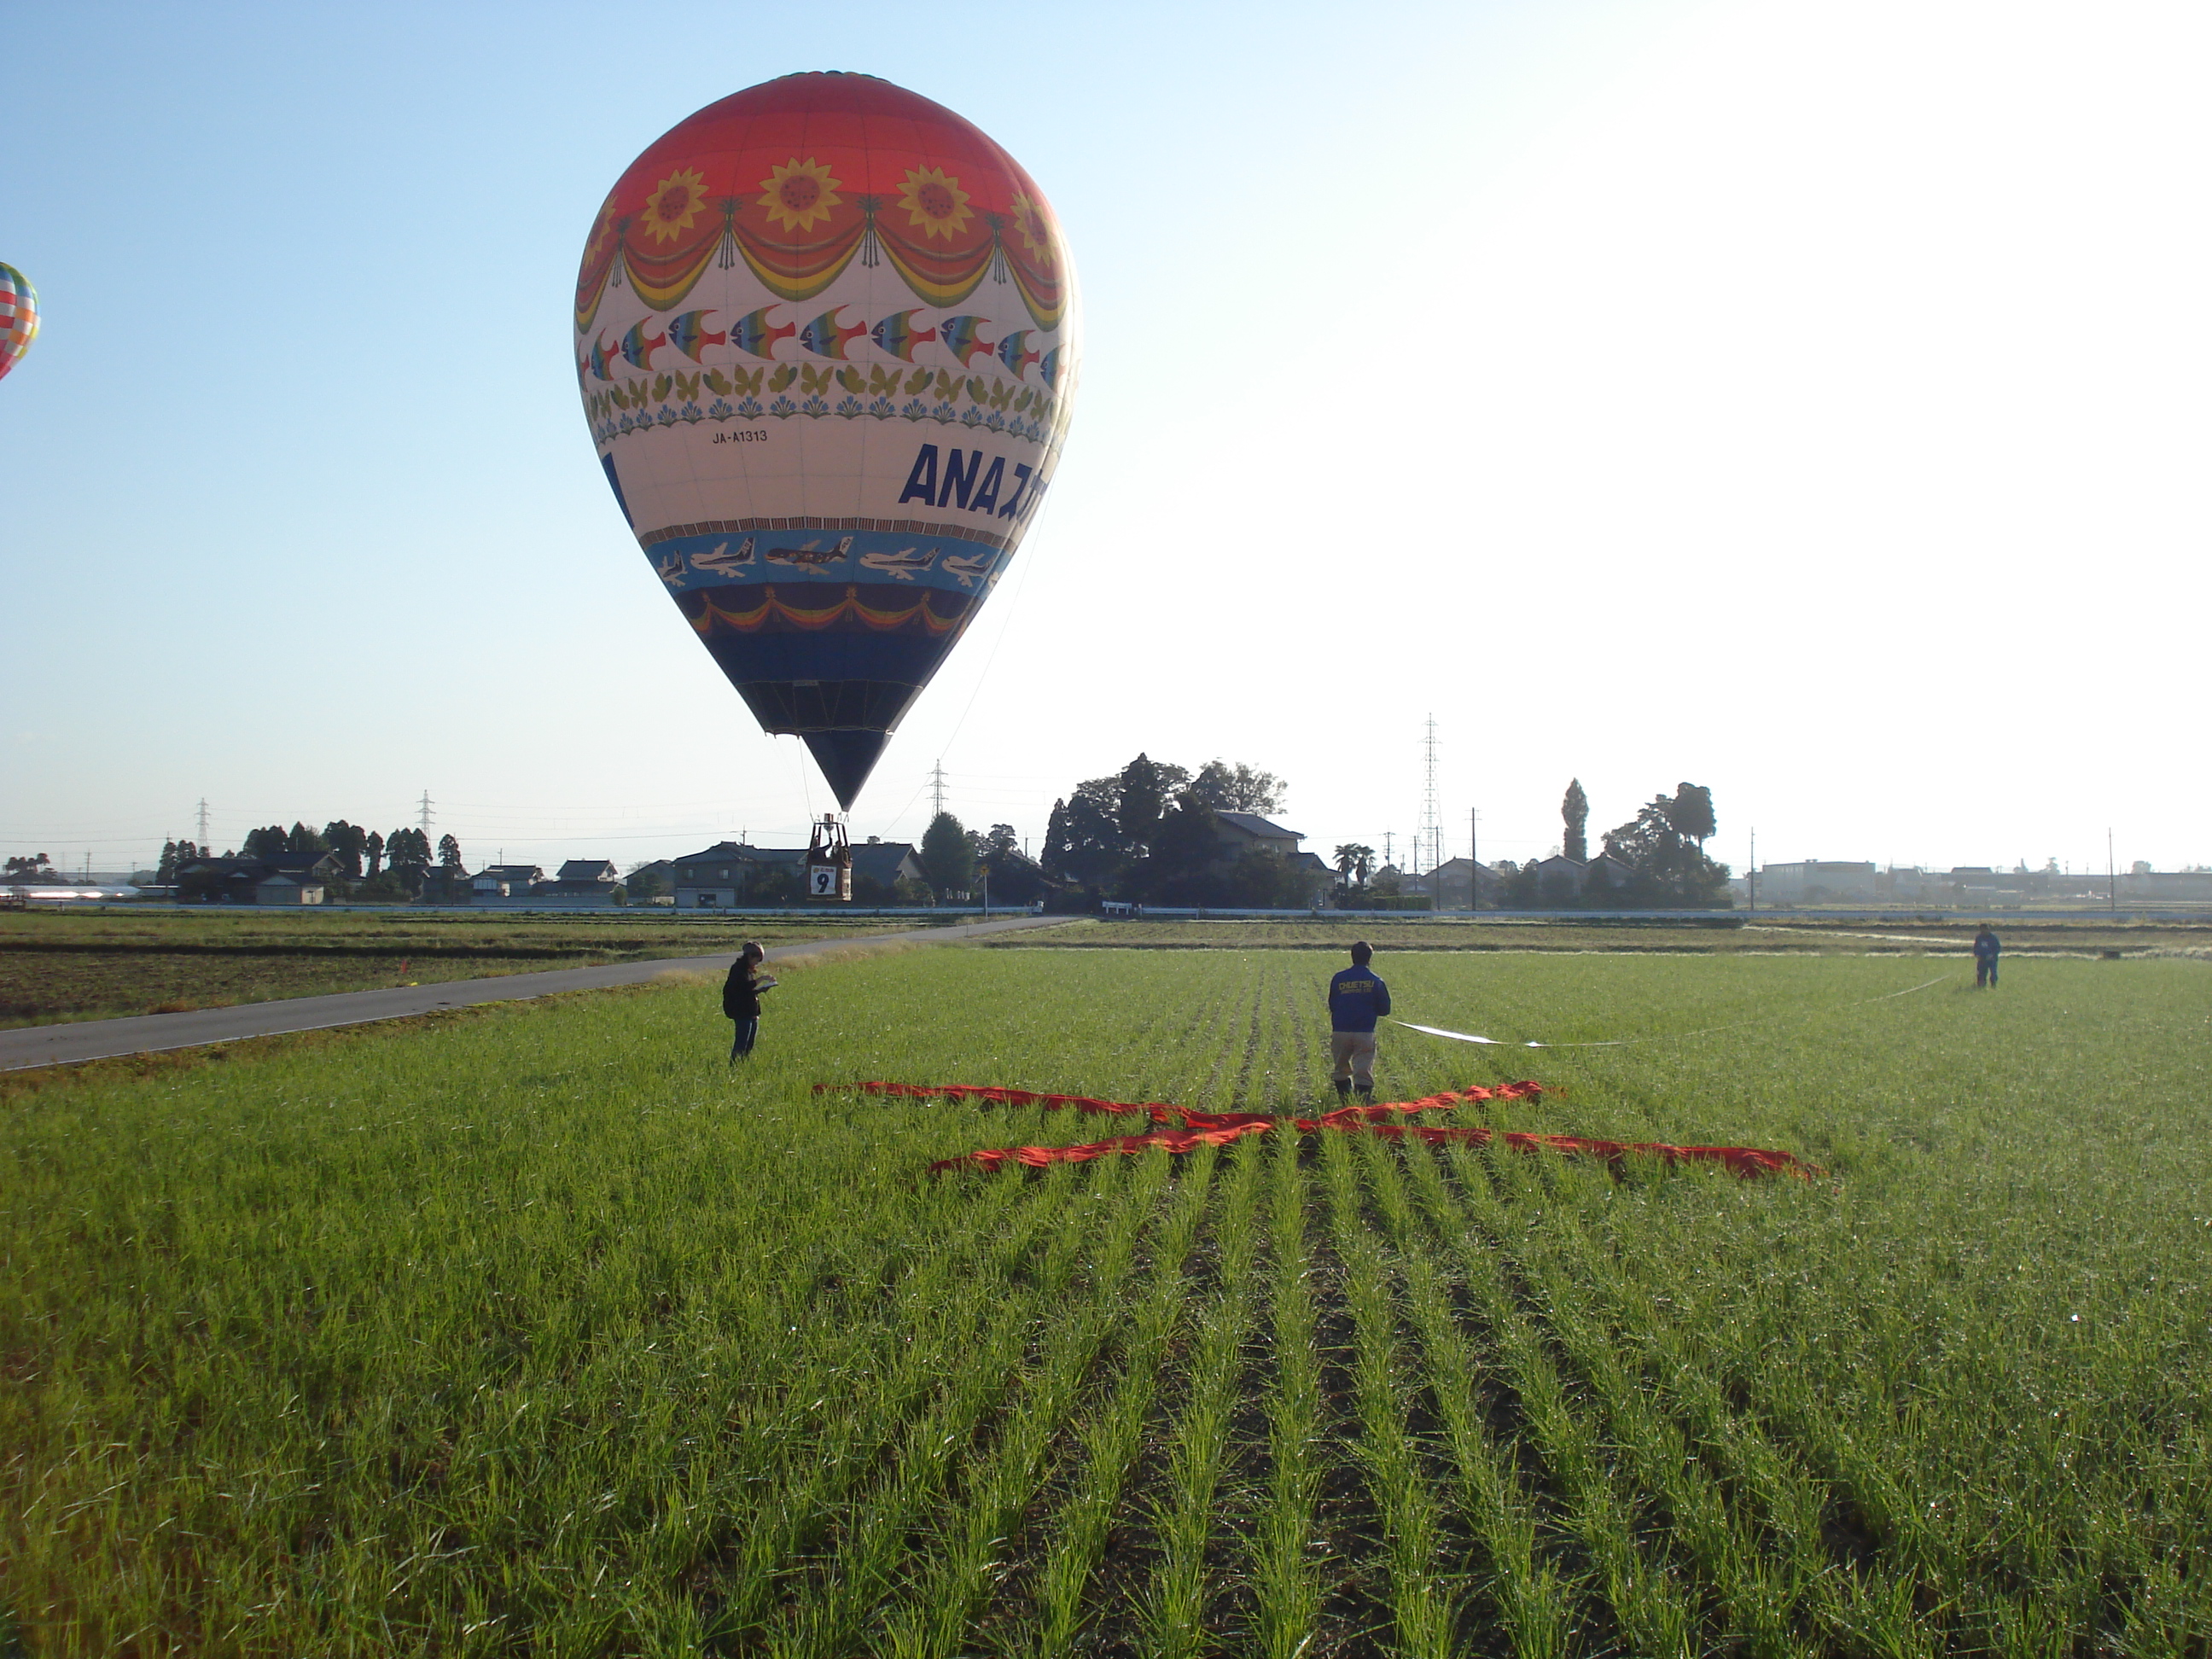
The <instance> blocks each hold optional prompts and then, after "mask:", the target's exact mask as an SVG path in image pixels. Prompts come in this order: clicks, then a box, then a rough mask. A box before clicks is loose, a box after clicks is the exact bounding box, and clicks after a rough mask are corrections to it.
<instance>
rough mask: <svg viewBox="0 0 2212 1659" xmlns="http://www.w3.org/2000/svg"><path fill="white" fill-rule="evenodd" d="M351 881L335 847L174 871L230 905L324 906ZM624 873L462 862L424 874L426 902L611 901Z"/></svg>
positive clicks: (182, 889) (191, 886) (583, 865)
mask: <svg viewBox="0 0 2212 1659" xmlns="http://www.w3.org/2000/svg"><path fill="white" fill-rule="evenodd" d="M346 879H349V878H348V877H347V876H346V874H345V872H344V863H343V859H342V858H341V856H340V855H339V854H336V853H276V854H268V855H267V856H264V857H260V858H228V859H195V860H192V861H191V863H189V864H187V865H185V866H184V867H183V868H182V869H180V870H179V871H178V872H177V891H178V893H179V895H180V896H184V897H186V898H196V899H203V900H211V901H216V902H222V903H228V904H289V905H300V904H321V903H324V902H326V901H327V900H328V898H329V896H330V891H331V888H332V887H333V886H334V885H336V884H337V883H339V882H341V881H343V880H346ZM621 879H622V875H621V872H619V871H618V870H617V869H616V868H615V866H614V864H613V862H612V860H608V859H570V860H568V862H567V863H566V864H563V865H562V866H561V867H560V870H559V872H557V873H556V874H555V875H553V876H550V877H548V876H547V875H546V873H545V872H544V870H542V869H541V868H539V867H538V866H537V865H534V864H495V865H488V866H485V867H484V868H483V869H482V870H479V871H477V872H475V873H474V874H471V872H468V871H467V870H465V869H463V868H461V867H460V866H457V865H445V864H440V865H433V866H430V867H429V868H428V869H427V870H425V871H424V872H422V893H421V898H422V902H426V903H432V904H467V903H471V902H476V901H478V900H489V899H530V900H532V901H533V902H537V901H546V900H552V901H556V902H562V903H568V904H576V903H584V904H591V903H600V904H605V903H611V902H613V895H614V890H615V888H616V886H617V884H619V883H620V881H621Z"/></svg>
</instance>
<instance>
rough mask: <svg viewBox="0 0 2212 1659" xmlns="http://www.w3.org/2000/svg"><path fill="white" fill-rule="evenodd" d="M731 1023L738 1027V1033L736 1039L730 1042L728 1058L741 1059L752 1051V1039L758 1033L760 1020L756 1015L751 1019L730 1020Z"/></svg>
mask: <svg viewBox="0 0 2212 1659" xmlns="http://www.w3.org/2000/svg"><path fill="white" fill-rule="evenodd" d="M731 1024H733V1025H735V1026H736V1027H737V1028H738V1035H737V1040H736V1041H735V1042H732V1043H731V1044H730V1058H731V1059H732V1060H743V1059H744V1057H745V1056H746V1055H747V1054H750V1053H752V1051H753V1039H754V1038H755V1037H757V1036H759V1035H760V1020H759V1018H758V1017H757V1016H756V1017H755V1018H751V1019H739V1020H732V1022H731Z"/></svg>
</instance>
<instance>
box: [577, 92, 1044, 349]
mask: <svg viewBox="0 0 2212 1659" xmlns="http://www.w3.org/2000/svg"><path fill="white" fill-rule="evenodd" d="M718 252H720V253H721V254H722V255H723V256H724V257H723V259H722V263H723V264H729V263H731V260H732V257H738V256H741V257H742V258H744V261H745V263H746V264H748V265H750V266H751V267H752V270H753V271H754V274H755V275H756V276H758V277H759V278H760V279H761V281H762V282H763V283H764V284H765V285H766V286H767V287H768V289H769V291H770V292H771V293H773V294H774V295H775V296H776V297H778V298H780V299H784V300H789V301H800V300H805V299H811V297H813V296H814V295H817V294H819V293H821V292H822V291H823V289H826V288H828V287H829V284H830V283H832V282H834V281H835V280H836V277H837V276H838V275H839V274H840V273H841V272H842V270H844V269H845V267H846V266H847V264H849V263H850V262H851V260H852V259H853V258H854V256H855V255H856V254H857V255H859V256H860V258H861V260H862V263H863V264H874V263H875V262H876V258H878V255H884V256H888V257H889V258H890V261H891V263H892V264H893V265H895V266H896V268H897V270H898V271H899V274H900V275H901V276H904V277H905V278H906V280H907V282H908V285H909V286H910V287H911V288H912V289H914V291H915V294H916V295H918V296H920V297H921V299H922V300H923V301H926V302H927V303H929V304H932V305H940V306H948V305H957V304H958V303H960V301H962V300H963V299H964V298H965V297H966V295H969V293H972V292H973V291H974V289H975V284H976V283H978V282H980V281H981V279H982V276H983V274H984V272H985V270H987V268H988V267H989V266H990V264H992V262H993V261H994V258H1002V259H1004V261H1005V262H1006V270H1008V271H1009V272H1010V273H1011V274H1012V276H1013V278H1014V281H1015V282H1016V283H1017V284H1018V286H1019V287H1020V289H1021V290H1022V294H1023V297H1024V300H1025V301H1027V302H1028V304H1029V307H1030V311H1031V313H1033V314H1034V315H1035V317H1036V320H1037V322H1038V324H1039V325H1041V326H1043V327H1047V328H1049V327H1052V326H1054V325H1056V324H1057V323H1058V322H1059V320H1060V317H1061V315H1062V313H1064V311H1065V309H1066V288H1065V273H1066V258H1065V256H1064V254H1063V252H1062V250H1061V248H1060V237H1059V233H1058V230H1057V228H1056V227H1055V226H1054V222H1053V218H1052V212H1051V209H1050V208H1049V206H1048V204H1046V202H1045V199H1044V193H1043V192H1042V191H1040V190H1039V189H1038V188H1037V187H1036V181H1035V180H1033V179H1030V176H1029V174H1028V173H1025V172H1024V171H1023V170H1022V168H1021V167H1020V165H1019V164H1018V163H1017V162H1016V161H1014V159H1013V158H1012V156H1010V155H1007V154H1006V151H1004V150H1003V149H1000V148H999V146H998V145H996V144H995V143H992V142H991V140H990V139H989V138H987V137H985V136H984V135H983V133H981V131H978V130H977V129H976V128H975V126H973V125H970V124H969V122H967V121H965V120H963V119H962V118H960V117H959V116H957V115H956V114H954V113H953V112H951V110H949V109H946V108H945V106H943V105H941V104H937V103H933V102H932V101H931V100H928V99H927V98H924V97H922V96H921V95H920V94H916V93H911V92H908V91H907V90H906V89H905V88H903V87H898V86H894V85H892V84H891V83H890V82H888V81H881V80H878V79H877V78H876V77H875V76H870V75H854V74H845V73H840V72H836V71H829V72H822V73H811V74H805V75H787V76H782V77H781V79H779V80H775V81H767V82H763V83H762V84H760V85H759V86H757V87H749V88H746V89H745V90H744V91H743V92H739V93H734V94H732V95H731V96H729V97H727V98H725V99H722V100H720V102H717V103H713V104H709V105H708V106H707V107H706V108H704V109H702V110H700V111H699V112H696V114H693V115H690V116H688V117H686V118H684V120H682V121H679V122H678V123H677V124H676V125H674V126H673V127H671V128H670V129H669V130H668V131H667V132H665V134H663V135H662V136H661V137H659V138H657V139H655V140H654V141H653V143H651V144H649V145H647V147H646V149H645V152H644V153H643V154H642V155H640V156H639V157H638V158H637V160H636V161H633V162H631V163H630V165H629V168H628V170H627V171H625V172H624V173H623V176H622V178H621V179H620V180H619V181H618V182H617V184H616V185H615V187H614V189H613V190H612V191H611V192H609V194H608V196H607V199H606V202H605V204H604V205H603V206H602V207H601V208H600V210H599V219H598V222H596V223H595V224H594V226H593V227H592V236H591V240H590V241H589V243H588V244H587V245H586V247H585V250H584V260H583V266H582V269H581V270H580V271H579V272H578V274H577V283H576V326H577V328H578V330H579V331H583V330H586V329H587V328H589V327H590V326H591V322H592V317H593V316H594V315H595V314H596V313H597V312H598V310H599V297H600V295H602V294H604V293H605V289H606V285H607V283H609V281H610V280H612V281H616V282H619V281H621V280H623V277H624V276H628V277H629V279H630V280H632V281H633V282H634V283H635V286H636V288H637V291H638V293H639V295H640V296H641V297H642V298H643V299H645V300H646V301H647V303H648V304H650V305H652V306H653V308H654V309H656V310H660V309H665V308H669V307H674V306H676V305H678V304H679V303H681V301H682V300H683V298H684V295H687V294H689V293H690V290H691V288H692V285H693V284H694V283H696V282H697V281H698V279H699V277H700V276H701V275H702V274H703V273H704V272H705V270H707V269H708V266H709V265H710V264H713V263H714V260H715V258H716V255H717V253H718Z"/></svg>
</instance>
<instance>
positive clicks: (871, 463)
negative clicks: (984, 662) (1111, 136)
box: [574, 74, 1078, 810]
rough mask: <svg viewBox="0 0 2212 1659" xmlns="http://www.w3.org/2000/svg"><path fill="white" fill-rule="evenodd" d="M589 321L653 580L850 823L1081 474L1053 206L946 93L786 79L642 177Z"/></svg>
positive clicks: (583, 335) (580, 365)
mask: <svg viewBox="0 0 2212 1659" xmlns="http://www.w3.org/2000/svg"><path fill="white" fill-rule="evenodd" d="M574 322H575V328H576V332H575V354H574V355H575V363H576V375H577V380H578V384H579V386H580V388H581V391H582V393H583V402H584V412H585V416H586V419H587V420H588V421H589V422H590V424H591V428H592V441H593V443H594V444H595V445H596V446H597V447H598V450H599V464H600V465H601V466H602V467H604V468H605V471H606V477H607V482H608V483H609V484H610V485H611V486H612V487H613V489H614V493H615V499H616V501H617V502H618V503H619V504H620V506H621V507H622V510H623V515H624V516H625V517H626V518H627V519H628V520H629V525H630V528H631V529H632V530H633V531H634V532H635V533H636V536H637V539H638V544H639V545H640V546H641V547H642V548H643V549H644V550H645V555H646V558H647V562H649V563H650V565H651V567H652V568H653V573H654V574H656V575H657V576H659V579H660V580H661V581H662V582H664V583H665V585H666V586H667V589H668V591H669V592H670V594H671V597H672V598H673V599H674V600H675V602H676V605H677V607H678V610H680V611H682V612H683V614H684V620H685V621H686V622H688V623H690V625H691V628H692V629H693V630H694V631H695V632H696V634H697V635H698V636H699V639H700V641H702V643H703V644H704V645H705V646H706V647H707V649H708V652H710V653H712V654H713V656H714V660H715V662H716V663H717V664H719V665H720V667H721V670H722V671H723V673H724V674H726V676H728V678H729V680H730V683H731V684H732V685H733V686H735V687H736V688H737V690H738V694H739V696H742V697H743V698H744V701H745V703H746V706H747V707H748V708H750V710H751V711H752V714H753V716H754V717H755V718H756V719H757V720H758V721H759V722H760V724H761V726H762V727H763V729H764V730H766V731H769V732H790V733H795V734H797V735H798V736H799V737H801V738H804V739H805V742H806V746H807V747H808V749H810V750H811V751H812V752H813V755H814V758H815V762H816V763H817V765H818V766H820V768H821V769H822V774H823V777H824V778H826V779H827V780H828V781H829V787H830V789H831V791H832V792H833V793H835V794H836V797H837V800H838V802H839V804H840V805H842V806H844V807H846V808H847V809H848V810H849V809H850V807H851V806H852V804H853V801H854V798H855V797H856V796H858V794H859V793H860V787H861V786H862V785H863V784H864V783H865V782H866V781H867V777H868V774H869V772H870V771H871V770H872V769H873V768H874V766H875V763H876V761H877V759H878V757H879V756H880V755H881V754H882V753H883V750H884V744H885V743H886V742H887V741H888V740H889V738H890V733H891V732H892V731H894V730H895V729H896V727H897V726H898V723H899V720H900V719H901V717H902V716H903V715H904V714H905V713H906V712H907V710H908V708H910V707H911V706H912V705H913V703H914V701H915V698H916V697H917V696H920V695H921V690H922V688H923V687H924V686H925V685H927V684H928V683H929V679H930V677H931V676H932V675H933V674H934V673H935V672H936V671H937V669H938V667H939V665H940V664H942V663H943V661H944V660H945V655H946V653H948V652H950V651H951V649H952V647H953V646H954V645H956V644H957V642H958V641H959V639H960V636H961V635H962V634H963V632H965V631H966V629H967V628H968V626H969V623H971V622H973V621H974V620H975V615H976V612H977V611H979V610H980V609H981V606H982V605H983V602H984V600H985V599H987V598H989V596H990V593H991V591H992V589H993V588H994V586H996V585H997V583H998V581H999V580H1000V577H1002V576H1003V575H1004V574H1006V567H1007V564H1008V563H1009V562H1011V561H1012V558H1013V556H1014V554H1015V551H1016V550H1017V549H1018V548H1019V546H1020V545H1021V541H1022V537H1023V534H1024V532H1025V531H1026V529H1027V528H1028V526H1030V523H1031V522H1033V521H1034V520H1035V517H1036V510H1037V506H1038V503H1039V502H1040V501H1042V499H1043V497H1044V493H1045V490H1046V489H1047V487H1048V485H1049V484H1050V483H1051V481H1052V475H1053V471H1054V467H1055V466H1056V465H1057V463H1058V461H1059V458H1060V447H1061V444H1062V442H1063V441H1064V439H1065V436H1066V430H1067V422H1068V414H1069V405H1070V400H1071V398H1072V397H1073V392H1074V389H1075V378H1076V357H1077V349H1078V347H1077V340H1076V308H1075V287H1074V273H1073V270H1071V268H1070V266H1069V264H1068V258H1067V251H1066V246H1065V245H1064V243H1063V242H1062V240H1061V238H1060V229H1059V227H1058V225H1057V224H1056V223H1055V222H1054V217H1053V213H1052V210H1051V208H1050V207H1049V206H1048V204H1046V201H1045V198H1044V194H1043V192H1042V191H1040V190H1039V189H1038V188H1037V187H1036V183H1035V182H1034V181H1033V180H1032V179H1030V176H1029V174H1028V173H1024V171H1023V170H1022V169H1021V167H1020V166H1019V165H1018V164H1017V163H1016V162H1015V161H1014V160H1013V159H1012V157H1011V156H1009V155H1007V154H1006V152H1005V151H1004V150H1002V149H1000V148H999V147H998V145H996V144H994V143H992V142H991V140H990V139H989V138H987V137H985V136H984V135H983V134H982V133H981V132H980V131H977V130H976V129H975V127H973V126H971V125H969V123H968V122H966V121H964V120H963V119H962V118H960V117H959V116H957V115H955V114H954V113H953V112H951V111H950V110H948V109H945V107H943V106H941V105H939V104H934V103H932V102H931V101H930V100H928V99H927V98H923V97H921V96H919V95H918V94H915V93H911V92H908V91H906V90H904V89H903V88H900V87H896V86H893V85H892V84H891V83H890V82H887V81H881V80H878V79H877V78H875V77H874V76H866V75H850V74H805V75H789V76H784V77H782V78H781V79H780V80H775V81H769V82H764V83H763V84H762V85H760V86H757V87H752V88H748V89H746V90H745V91H744V92H740V93H737V94H733V95H732V96H730V97H728V98H725V99H723V100H721V101H720V102H719V103H715V104H709V105H708V106H707V107H706V108H704V109H702V110H701V111H699V112H697V113H696V114H695V115H692V116H690V117H689V118H686V119H685V120H684V121H681V122H679V123H678V125H675V126H674V127H672V128H671V129H670V130H669V131H667V132H666V133H665V134H664V135H663V136H662V137H659V139H657V140H655V141H654V142H653V143H652V144H651V145H649V146H648V147H647V149H646V150H645V152H644V154H642V155H640V156H639V157H638V158H637V160H636V161H633V162H632V163H631V164H630V166H629V169H628V170H627V171H626V172H624V173H623V175H622V178H621V179H620V180H619V181H618V182H617V184H616V185H615V187H614V189H613V190H612V191H611V192H610V193H609V194H608V196H607V198H606V202H605V205H604V206H602V207H601V208H600V210H599V216H598V218H597V219H596V220H595V221H594V222H593V224H592V234H591V237H590V240H588V241H587V242H586V245H585V248H584V259H583V266H582V270H581V271H580V275H579V276H578V278H577V283H576V310H575V317H574Z"/></svg>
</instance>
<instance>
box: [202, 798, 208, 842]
mask: <svg viewBox="0 0 2212 1659" xmlns="http://www.w3.org/2000/svg"><path fill="white" fill-rule="evenodd" d="M207 844H208V842H207V797H206V796H205V795H202V796H201V797H200V851H201V852H202V853H205V852H206V851H207Z"/></svg>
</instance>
